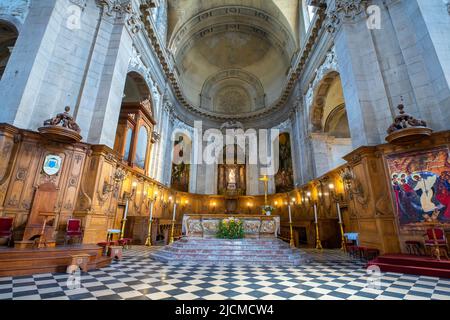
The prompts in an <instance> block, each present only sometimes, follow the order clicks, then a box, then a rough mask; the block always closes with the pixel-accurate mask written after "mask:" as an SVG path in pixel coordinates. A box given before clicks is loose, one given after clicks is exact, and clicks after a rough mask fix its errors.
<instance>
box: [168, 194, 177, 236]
mask: <svg viewBox="0 0 450 320" xmlns="http://www.w3.org/2000/svg"><path fill="white" fill-rule="evenodd" d="M176 214H177V200H176V198H175V201H174V203H173V216H172V230H171V231H170V240H169V243H170V244H172V243H173V242H174V240H175V239H174V233H175V221H176V220H175V219H176Z"/></svg>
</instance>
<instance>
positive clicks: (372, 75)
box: [326, 0, 397, 148]
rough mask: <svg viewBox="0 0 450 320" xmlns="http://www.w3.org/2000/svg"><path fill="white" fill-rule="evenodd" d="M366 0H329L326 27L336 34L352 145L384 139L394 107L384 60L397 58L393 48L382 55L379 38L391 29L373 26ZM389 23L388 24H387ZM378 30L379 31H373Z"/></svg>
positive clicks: (379, 141) (357, 145) (376, 142)
mask: <svg viewBox="0 0 450 320" xmlns="http://www.w3.org/2000/svg"><path fill="white" fill-rule="evenodd" d="M367 3H368V2H367V1H361V0H352V1H344V0H334V1H330V4H329V7H328V10H327V15H328V21H327V26H326V27H327V29H328V31H329V32H331V33H333V34H334V36H335V50H336V56H337V58H338V62H339V69H340V70H339V71H340V76H341V80H342V86H343V92H344V97H345V104H346V108H347V114H348V120H349V124H350V131H351V135H352V140H353V147H355V148H356V147H359V146H362V145H376V144H379V143H382V142H384V137H385V136H386V128H387V127H389V125H390V123H391V122H392V117H393V115H394V113H393V107H392V105H391V102H390V97H391V95H390V93H389V86H388V84H387V83H386V80H385V79H384V77H383V73H382V69H383V68H384V67H383V65H382V63H388V62H389V59H391V60H390V61H391V62H392V63H397V62H395V61H394V60H392V59H394V58H395V56H394V55H393V52H388V53H387V54H386V55H385V56H383V54H384V53H383V52H379V51H378V48H377V41H376V40H377V38H378V37H379V36H381V34H385V33H386V32H387V31H388V30H386V29H383V30H371V29H369V28H368V25H367V19H366V17H367V14H366V12H365V9H366V4H367ZM380 4H381V1H380ZM385 26H386V27H388V25H387V24H385ZM375 33H378V35H374V34H375Z"/></svg>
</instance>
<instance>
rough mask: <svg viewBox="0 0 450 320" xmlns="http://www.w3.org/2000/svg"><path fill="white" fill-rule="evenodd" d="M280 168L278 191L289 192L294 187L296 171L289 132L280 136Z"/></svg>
mask: <svg viewBox="0 0 450 320" xmlns="http://www.w3.org/2000/svg"><path fill="white" fill-rule="evenodd" d="M278 143H279V168H278V172H277V174H276V175H275V188H276V192H277V193H283V192H289V191H292V189H294V172H293V169H292V151H291V138H290V136H289V133H282V134H280V135H279V137H278Z"/></svg>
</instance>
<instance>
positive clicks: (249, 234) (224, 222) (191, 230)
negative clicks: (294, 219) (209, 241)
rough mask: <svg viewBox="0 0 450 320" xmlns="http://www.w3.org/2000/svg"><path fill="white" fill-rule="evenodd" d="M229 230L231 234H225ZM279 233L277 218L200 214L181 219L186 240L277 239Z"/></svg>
mask: <svg viewBox="0 0 450 320" xmlns="http://www.w3.org/2000/svg"><path fill="white" fill-rule="evenodd" d="M241 228H242V234H241V233H240V229H241ZM229 230H231V232H227V231H229ZM235 230H236V231H235ZM279 232H280V217H279V216H267V215H235V216H230V215H221V214H202V215H185V216H184V217H183V233H184V234H185V235H186V237H188V238H227V239H238V238H254V239H260V238H277V236H278V234H279Z"/></svg>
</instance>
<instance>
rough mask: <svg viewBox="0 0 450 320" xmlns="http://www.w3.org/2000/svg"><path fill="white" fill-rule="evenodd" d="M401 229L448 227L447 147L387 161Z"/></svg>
mask: <svg viewBox="0 0 450 320" xmlns="http://www.w3.org/2000/svg"><path fill="white" fill-rule="evenodd" d="M387 164H388V168H389V173H390V177H391V184H392V191H393V194H394V197H395V205H396V212H397V215H398V219H399V222H400V225H401V226H407V225H417V224H423V223H430V222H441V223H449V224H450V163H449V150H448V149H447V148H440V149H434V150H430V151H423V152H413V153H404V154H397V155H392V156H389V157H388V158H387Z"/></svg>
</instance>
